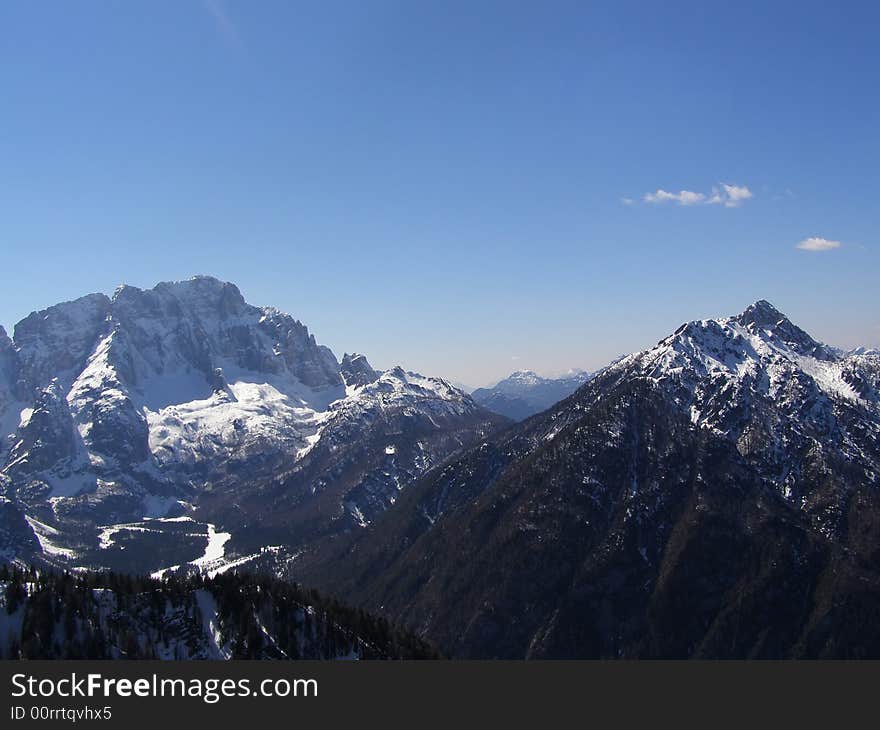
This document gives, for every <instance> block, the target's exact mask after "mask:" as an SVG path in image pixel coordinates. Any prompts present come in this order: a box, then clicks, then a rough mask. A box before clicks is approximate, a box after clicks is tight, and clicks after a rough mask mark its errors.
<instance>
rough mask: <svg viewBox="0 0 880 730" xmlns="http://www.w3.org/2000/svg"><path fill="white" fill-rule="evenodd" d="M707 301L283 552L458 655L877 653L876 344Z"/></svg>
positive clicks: (879, 380)
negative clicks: (370, 508)
mask: <svg viewBox="0 0 880 730" xmlns="http://www.w3.org/2000/svg"><path fill="white" fill-rule="evenodd" d="M765 304H766V303H762V302H758V303H756V305H755V306H753V307H750V308H748V309H747V310H745V311H744V312H743V313H741V314H740V315H736V316H734V317H727V318H721V319H719V320H696V321H693V322H688V323H685V324H684V325H682V326H681V327H680V328H678V329H677V330H676V331H675V332H674V333H673V334H671V335H670V336H668V337H667V338H664V339H663V340H661V341H660V342H659V343H658V344H657V345H656V346H654V347H652V348H648V349H647V350H645V351H642V352H639V353H633V354H632V355H630V356H628V357H626V358H623V359H621V360H620V361H618V362H616V363H614V364H612V365H611V366H609V367H608V368H605V369H604V370H602V371H600V372H599V373H598V374H597V375H596V376H595V377H594V378H592V379H591V380H590V381H589V382H588V383H586V384H585V385H583V386H582V387H581V388H580V389H579V390H577V391H576V392H575V393H574V394H572V395H571V396H569V397H568V398H567V399H565V400H563V401H561V402H560V403H557V404H556V405H555V406H553V407H551V408H550V409H549V410H548V411H546V412H544V413H541V414H538V415H535V416H533V417H531V418H530V419H529V420H527V421H525V422H523V423H520V424H518V425H516V426H514V427H512V428H509V429H507V430H505V431H502V432H499V433H496V434H494V435H492V436H490V437H488V438H487V439H484V440H482V441H481V442H480V443H479V444H477V445H475V446H473V447H471V448H470V449H469V450H466V451H465V452H463V453H461V454H460V455H457V456H456V457H455V458H454V459H452V460H450V461H449V462H447V464H446V465H444V466H443V467H442V468H439V469H435V470H433V471H432V472H429V473H428V474H426V475H424V476H423V477H422V478H421V479H419V480H418V481H417V482H416V483H414V484H413V485H412V487H411V489H410V490H408V491H407V493H406V494H405V495H404V496H403V498H402V499H401V502H400V504H399V505H396V506H395V508H394V509H392V510H389V511H388V512H387V513H386V514H385V515H384V516H383V517H382V519H381V520H380V521H379V522H378V523H377V524H376V525H375V526H374V527H373V528H372V529H369V530H366V531H364V532H363V533H360V534H358V535H353V536H350V537H348V538H345V539H337V540H335V541H331V542H330V543H328V544H325V545H322V546H318V547H317V549H316V550H315V551H314V552H312V553H311V554H308V553H307V554H305V555H303V556H301V558H300V560H299V562H298V563H296V564H294V566H292V568H293V574H294V575H295V576H297V577H298V578H301V579H303V580H307V581H310V582H315V584H316V585H319V586H321V587H324V588H325V589H326V590H330V591H332V592H334V593H335V594H337V595H340V596H343V597H345V598H346V600H350V601H353V602H355V603H357V604H360V605H364V606H366V607H369V608H372V609H373V610H377V611H380V612H382V613H384V614H385V615H387V616H389V617H390V618H393V619H394V620H396V621H398V622H400V623H401V624H402V625H405V626H407V627H409V628H410V629H411V630H413V631H415V632H417V633H418V634H419V635H422V636H426V637H430V638H431V639H432V640H433V641H434V642H436V643H437V645H438V646H440V647H441V648H442V650H443V651H444V652H446V653H448V654H450V655H451V656H455V657H471V658H490V657H500V658H551V657H552V658H588V657H631V658H635V657H666V658H671V657H714V658H719V657H747V656H751V657H773V658H780V657H786V656H787V657H808V656H810V657H819V656H824V657H857V656H877V655H878V654H880V630H878V629H877V623H876V622H875V621H874V620H873V619H872V618H871V617H872V616H874V617H876V616H878V615H880V573H878V571H877V569H876V565H877V563H876V558H877V557H878V555H880V496H878V484H880V483H878V479H880V476H878V475H880V398H878V393H880V358H878V357H877V356H871V355H852V356H847V355H842V354H840V353H839V352H838V351H836V350H834V349H833V348H828V347H826V346H824V345H821V344H820V343H817V342H816V341H815V340H813V339H812V338H810V337H809V336H808V335H806V333H804V332H803V330H800V329H799V328H796V327H795V326H794V325H793V324H792V323H791V322H790V321H789V320H788V319H787V318H784V317H777V315H778V314H779V313H778V310H775V308H773V309H772V310H771V309H770V308H768V306H764V305H765Z"/></svg>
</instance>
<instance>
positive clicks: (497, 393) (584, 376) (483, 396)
mask: <svg viewBox="0 0 880 730" xmlns="http://www.w3.org/2000/svg"><path fill="white" fill-rule="evenodd" d="M591 377H592V374H591V373H588V372H587V371H586V370H575V371H572V372H571V373H569V374H567V375H563V376H561V377H559V378H542V377H541V376H540V375H538V374H537V373H535V372H533V371H531V370H517V371H516V372H514V373H511V374H510V375H509V376H508V377H506V378H505V379H504V380H502V381H500V382H499V383H496V384H495V385H494V386H492V387H491V388H477V389H476V390H475V391H473V392H472V393H471V397H472V398H473V399H474V400H475V401H476V402H477V403H479V404H480V405H481V406H483V407H484V408H488V409H489V410H490V411H493V412H494V413H498V414H500V415H502V416H506V417H507V418H510V419H512V420H514V421H522V420H525V419H526V418H528V417H529V416H533V415H535V414H536V413H540V412H541V411H545V410H547V409H548V408H549V407H550V406H552V405H553V404H554V403H558V402H559V401H561V400H562V399H563V398H566V397H568V396H570V395H571V394H572V393H574V392H575V391H576V390H577V389H578V388H580V387H581V386H582V385H583V384H584V383H586V382H587V381H588V380H589V379H590V378H591Z"/></svg>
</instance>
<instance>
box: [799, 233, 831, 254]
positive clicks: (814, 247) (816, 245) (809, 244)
mask: <svg viewBox="0 0 880 730" xmlns="http://www.w3.org/2000/svg"><path fill="white" fill-rule="evenodd" d="M841 245H842V244H841V243H840V241H830V240H828V239H827V238H819V236H812V237H811V238H805V239H804V240H803V241H801V242H800V243H799V244H798V245H797V246H795V248H799V249H800V250H801V251H831V250H832V249H835V248H840V247H841Z"/></svg>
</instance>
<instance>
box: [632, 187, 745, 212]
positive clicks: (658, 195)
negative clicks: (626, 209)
mask: <svg viewBox="0 0 880 730" xmlns="http://www.w3.org/2000/svg"><path fill="white" fill-rule="evenodd" d="M753 197H755V195H754V193H752V191H751V190H749V189H748V188H747V187H746V186H745V185H729V184H728V183H718V185H716V186H715V187H713V188H712V191H711V192H710V193H709V194H708V195H707V194H706V193H697V192H694V191H693V190H679V191H678V192H677V193H670V192H669V191H667V190H663V189H662V188H658V189H657V190H655V191H654V192H653V193H645V195H644V196H643V197H642V200H644V201H645V202H646V203H678V205H723V206H724V207H725V208H738V207H739V206H740V205H742V203H743V202H745V201H746V200H749V199H750V198H753Z"/></svg>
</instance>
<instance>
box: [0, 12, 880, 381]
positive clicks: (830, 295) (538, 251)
mask: <svg viewBox="0 0 880 730" xmlns="http://www.w3.org/2000/svg"><path fill="white" fill-rule="evenodd" d="M878 27H880V3H876V2H861V3H860V2H843V3H829V2H804V1H802V0H801V1H798V2H791V3H785V2H772V3H767V2H759V3H750V2H742V1H739V2H735V3H709V2H706V1H705V0H700V2H693V3H680V2H664V3H659V2H637V3H626V2H620V1H616V2H607V3H588V2H586V1H584V0H577V1H575V2H556V1H553V0H548V1H546V2H536V1H532V2H513V1H511V0H507V1H503V2H502V1H498V2H484V1H480V0H466V1H464V2H459V1H457V0H444V1H443V2H439V1H438V2H409V1H404V0H400V1H399V2H384V1H382V0H369V1H361V0H352V1H350V2H328V0H321V1H320V2H310V3H302V2H294V1H293V0H285V1H283V2H270V1H269V0H261V1H260V2H245V1H244V0H242V1H237V0H204V1H201V0H161V1H160V0H149V1H146V0H145V1H142V2H134V1H132V2H119V3H110V2H103V1H101V2H96V1H87V0H80V1H78V2H73V1H71V2H46V1H34V0H22V1H20V2H15V1H12V0H5V2H2V3H0V89H2V97H0V253H2V279H0V323H2V324H4V325H5V326H6V327H7V328H9V327H10V325H12V324H14V322H16V321H17V320H19V319H20V318H21V317H23V316H25V315H26V314H27V313H28V312H30V311H32V310H34V309H40V308H43V307H46V306H48V305H50V304H53V303H55V302H57V301H60V300H64V299H70V298H73V297H75V296H78V295H81V294H83V293H86V292H91V291H105V292H108V293H109V292H112V290H113V289H114V288H115V287H116V286H117V285H118V284H120V283H122V282H125V283H129V284H134V285H137V286H144V287H147V286H153V285H154V284H155V283H156V282H158V281H161V280H168V279H181V278H188V277H189V276H191V275H193V274H195V273H207V274H213V275H215V276H218V277H220V278H223V279H227V280H230V281H234V282H236V283H237V284H238V285H239V287H240V288H241V289H242V292H243V293H244V294H245V296H246V298H247V299H248V300H249V301H251V302H253V303H255V304H271V305H274V306H277V307H279V308H281V309H284V310H286V311H289V312H291V313H292V314H294V315H295V316H297V317H298V318H299V319H301V320H302V321H303V322H304V323H305V324H307V325H308V326H309V328H310V329H311V330H312V331H313V332H314V333H315V334H316V336H317V338H318V340H319V342H323V343H325V344H327V345H329V346H330V347H332V348H333V349H334V351H335V352H336V353H337V356H339V357H341V355H342V353H343V351H346V350H348V351H353V350H356V351H361V352H365V353H366V354H367V355H368V356H369V357H370V359H371V361H373V363H374V364H375V365H377V366H379V367H387V366H390V365H392V364H394V363H397V362H400V363H402V364H403V365H404V366H405V367H407V368H409V369H416V370H420V371H422V372H426V373H429V374H438V375H444V376H446V377H449V378H452V379H455V380H459V381H463V382H466V383H470V384H474V385H480V384H483V383H485V382H487V381H490V380H493V379H497V378H499V377H502V376H503V375H505V374H506V373H507V372H509V371H511V370H513V369H519V368H532V369H536V370H538V371H542V372H552V371H561V370H565V369H567V368H570V367H585V368H595V367H599V366H601V365H603V364H605V363H606V362H607V361H608V360H610V359H611V358H613V357H614V356H616V355H617V354H620V353H623V352H629V351H633V350H637V349H642V348H644V347H647V346H650V345H652V344H653V343H654V342H656V341H657V340H658V339H660V338H661V337H663V336H665V335H666V334H668V333H669V332H671V331H672V330H674V329H675V328H676V327H677V326H678V325H679V324H680V323H681V322H683V321H685V320H689V319H696V318H702V317H709V316H721V315H727V314H733V313H736V312H738V311H740V310H742V309H743V308H745V306H746V305H747V304H749V303H750V302H751V301H753V300H755V299H759V298H766V299H769V300H770V301H772V302H773V303H774V304H776V306H777V307H779V308H780V309H782V310H783V311H785V312H787V313H788V314H789V315H790V316H791V317H792V319H793V320H794V321H795V322H797V323H798V324H800V325H801V326H803V327H804V328H805V329H807V330H808V331H810V332H811V333H812V334H813V335H814V336H816V337H818V338H820V339H823V340H825V341H828V342H830V343H832V344H837V345H841V346H852V345H856V344H866V345H878V344H880V306H878V303H880V295H878V286H877V284H878V272H880V254H878V250H880V223H878V220H880V217H878V209H880V205H878V180H880V93H878V90H880V43H878V39H877V29H878ZM724 185H727V186H729V187H726V188H725V187H724ZM804 242H806V243H804ZM799 244H800V245H801V246H802V247H801V248H797V246H798V245H799ZM837 244H839V245H837Z"/></svg>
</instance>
